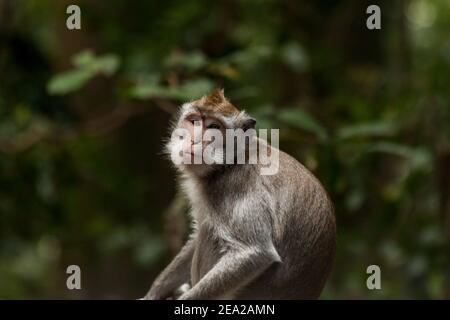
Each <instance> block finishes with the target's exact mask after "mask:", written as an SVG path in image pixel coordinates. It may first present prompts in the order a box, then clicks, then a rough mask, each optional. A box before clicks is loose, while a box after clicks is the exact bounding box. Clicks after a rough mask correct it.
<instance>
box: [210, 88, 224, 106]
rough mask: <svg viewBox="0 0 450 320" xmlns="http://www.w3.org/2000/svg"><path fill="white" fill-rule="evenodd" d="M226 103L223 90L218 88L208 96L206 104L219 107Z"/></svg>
mask: <svg viewBox="0 0 450 320" xmlns="http://www.w3.org/2000/svg"><path fill="white" fill-rule="evenodd" d="M224 101H226V98H225V94H224V91H223V89H220V88H216V89H214V90H212V91H211V92H210V93H209V94H208V95H207V96H206V102H207V103H208V104H210V105H218V104H221V103H222V102H224Z"/></svg>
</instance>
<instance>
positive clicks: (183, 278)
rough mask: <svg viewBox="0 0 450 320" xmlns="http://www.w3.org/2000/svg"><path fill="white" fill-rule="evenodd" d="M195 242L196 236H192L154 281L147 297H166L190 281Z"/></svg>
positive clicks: (154, 298)
mask: <svg viewBox="0 0 450 320" xmlns="http://www.w3.org/2000/svg"><path fill="white" fill-rule="evenodd" d="M195 242H196V238H191V239H189V240H188V241H187V242H186V244H185V245H184V247H183V248H182V249H181V251H180V252H179V253H178V255H177V256H176V257H175V258H174V259H173V260H172V262H171V263H170V264H169V265H168V266H167V267H166V269H164V271H163V272H161V274H160V275H159V276H158V277H157V278H156V280H155V281H154V282H153V285H152V287H151V288H150V291H149V292H148V293H147V295H146V296H145V299H148V300H157V299H166V298H168V297H169V296H170V295H171V294H172V293H173V292H174V291H175V290H176V289H177V288H178V287H179V286H181V285H182V284H184V283H188V282H189V281H190V277H191V275H190V273H191V262H192V256H193V254H194V250H195Z"/></svg>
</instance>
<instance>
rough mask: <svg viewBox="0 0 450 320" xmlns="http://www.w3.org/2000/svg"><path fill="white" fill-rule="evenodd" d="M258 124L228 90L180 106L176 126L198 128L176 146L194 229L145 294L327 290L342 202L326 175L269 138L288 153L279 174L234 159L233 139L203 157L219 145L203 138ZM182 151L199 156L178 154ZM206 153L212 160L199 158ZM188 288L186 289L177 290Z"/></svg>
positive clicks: (253, 295) (254, 295)
mask: <svg viewBox="0 0 450 320" xmlns="http://www.w3.org/2000/svg"><path fill="white" fill-rule="evenodd" d="M255 125H256V121H255V119H253V118H251V117H250V116H249V115H247V113H245V111H239V110H238V109H237V108H236V107H235V106H233V105H232V104H231V103H230V102H229V101H228V100H227V99H226V98H225V96H224V93H223V90H214V91H213V92H211V93H210V94H209V95H207V96H204V97H202V98H200V99H198V100H195V101H193V102H190V103H186V104H184V105H183V106H182V107H181V109H180V112H179V115H178V118H177V121H176V123H175V125H174V128H173V129H174V132H175V131H176V130H175V129H183V130H184V132H187V133H189V135H187V136H186V137H182V136H180V135H179V134H178V133H177V134H172V138H171V140H170V141H169V143H168V144H167V151H168V153H169V154H170V156H171V158H172V161H174V162H176V167H177V169H178V170H179V171H180V174H181V184H182V187H183V190H184V191H185V193H186V194H187V196H188V198H189V201H190V205H191V216H192V225H193V226H192V229H193V232H192V234H191V235H190V237H189V240H188V241H187V242H186V244H185V245H184V247H183V248H182V249H181V251H180V252H179V253H178V255H177V256H176V257H175V258H174V259H173V261H172V262H171V263H170V264H169V265H168V266H167V267H166V269H165V270H164V271H163V272H162V273H161V274H160V275H159V276H158V277H157V279H156V280H155V281H154V283H153V285H152V287H151V288H150V291H149V292H148V293H147V295H146V296H145V297H144V299H167V298H178V299H181V300H184V299H317V298H318V297H319V296H320V293H321V291H322V289H323V287H324V285H325V282H326V280H327V278H328V276H329V274H330V272H331V269H332V266H333V263H334V255H335V246H336V224H335V217H334V210H333V205H332V203H331V201H330V199H329V197H328V195H327V193H326V191H325V190H324V188H323V187H322V186H321V184H320V182H319V181H318V180H317V179H316V178H315V177H314V176H313V174H312V173H310V172H309V171H308V170H307V169H306V168H305V167H304V166H303V165H301V164H300V163H299V162H298V161H297V160H295V159H294V158H292V157H291V156H289V155H288V154H286V153H284V152H282V151H280V150H278V149H276V148H274V147H272V146H270V145H269V144H268V143H267V142H265V144H263V147H262V148H263V149H264V148H266V151H268V153H269V154H272V153H274V152H277V153H279V158H277V160H278V161H279V163H278V167H277V168H278V171H277V173H275V174H271V175H262V174H261V171H260V169H261V166H262V164H261V163H258V162H257V163H250V161H246V162H245V163H244V164H229V163H228V162H227V163H225V161H223V160H224V159H225V157H226V155H227V152H228V151H229V149H226V148H225V147H224V146H220V145H219V146H216V147H215V148H212V150H213V152H211V153H210V154H205V153H203V154H202V151H203V150H204V149H205V148H207V147H208V146H211V144H212V141H209V140H208V139H204V137H205V135H207V133H208V132H209V131H212V130H214V131H216V132H220V133H223V136H226V135H225V131H226V130H227V129H228V130H229V129H232V130H238V129H242V130H241V132H244V133H246V132H247V131H248V130H253V131H254V129H255ZM196 129H198V130H199V132H201V133H200V135H199V134H196V133H195V132H194V131H195V130H196ZM248 137H249V139H256V140H258V141H259V142H261V139H260V138H257V137H256V136H252V135H249V136H248ZM210 140H212V139H210ZM224 140H226V139H224ZM226 143H227V141H225V144H226ZM245 146H248V144H246V145H245ZM260 148H261V147H260ZM234 149H236V148H234ZM235 151H238V150H235ZM180 154H183V155H184V159H186V157H187V159H188V160H192V161H187V163H186V161H185V162H183V163H179V162H178V161H175V159H177V158H178V157H179V156H180ZM245 154H246V157H245V159H246V160H249V156H248V155H249V154H248V152H247V153H245ZM197 156H199V157H200V159H201V160H204V161H202V163H196V162H195V161H193V160H194V158H195V157H197ZM207 158H208V159H207ZM207 160H209V161H207ZM205 162H208V164H206V163H205ZM186 284H188V285H189V286H187V285H186ZM181 286H182V287H183V288H184V291H183V292H182V293H181V295H179V296H177V292H179V290H178V289H179V288H180V287H181Z"/></svg>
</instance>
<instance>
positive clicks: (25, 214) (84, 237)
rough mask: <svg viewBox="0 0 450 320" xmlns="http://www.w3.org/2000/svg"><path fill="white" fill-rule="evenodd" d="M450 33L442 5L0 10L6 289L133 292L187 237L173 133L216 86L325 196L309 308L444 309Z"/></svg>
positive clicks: (62, 293)
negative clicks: (326, 253)
mask: <svg viewBox="0 0 450 320" xmlns="http://www.w3.org/2000/svg"><path fill="white" fill-rule="evenodd" d="M69 4H77V5H79V6H80V7H81V18H82V30H80V31H77V30H74V31H70V30H67V28H66V19H67V17H68V15H67V14H66V7H67V6H68V5H69ZM369 4H378V5H379V6H380V7H381V10H382V29H381V30H374V31H370V30H368V29H367V28H366V19H367V17H368V15H367V14H366V8H367V6H368V5H369ZM449 31H450V1H448V0H410V1H408V0H393V1H392V0H390V1H387V0H386V1H370V2H369V1H361V0H314V1H298V0H282V1H275V0H219V1H195V0H179V1H168V0H167V1H156V0H154V1H150V0H145V1H144V0H141V1H129V0H114V1H106V0H89V1H88V0H85V1H66V0H0V298H2V299H19V298H23V299H36V298H44V299H45V298H61V299H89V298H100V299H116V298H123V299H135V298H139V297H141V296H143V295H144V294H145V293H146V291H147V289H148V288H149V286H150V284H151V282H152V280H153V279H154V277H155V276H156V275H157V274H158V273H159V271H161V270H162V268H163V267H164V266H165V265H166V264H167V263H168V261H169V260H170V259H171V257H172V256H173V255H174V254H175V253H176V252H177V250H178V249H179V248H180V246H181V245H182V243H183V241H184V239H185V237H186V234H187V232H188V227H189V223H188V221H187V218H186V201H185V199H184V198H183V197H182V196H181V195H180V194H178V193H177V188H176V179H175V172H174V170H173V169H172V168H171V165H170V163H169V161H167V159H166V158H165V156H164V155H163V154H162V146H163V141H164V139H165V138H166V137H167V136H168V132H167V128H168V124H169V122H170V119H171V116H172V114H173V112H174V111H175V110H176V108H177V106H179V105H180V103H182V102H184V101H188V100H190V99H194V98H198V97H199V96H201V95H203V94H205V93H206V92H208V91H209V90H210V89H211V88H213V87H216V86H221V87H224V88H225V92H226V95H227V97H228V98H229V99H231V100H232V101H233V102H234V103H235V104H236V105H237V106H238V107H240V108H243V109H246V110H247V111H248V112H249V113H251V114H252V115H254V116H255V117H256V118H257V119H258V120H259V122H258V123H259V128H280V129H281V130H280V134H281V137H280V138H281V140H280V147H281V149H282V150H285V151H287V152H288V153H290V154H292V155H293V156H295V157H296V158H297V159H299V160H300V161H301V162H302V163H304V164H305V165H306V166H307V167H308V168H309V169H310V170H311V171H312V172H313V173H314V174H315V175H317V176H318V177H319V179H320V180H321V181H322V183H323V184H324V186H325V188H326V189H327V190H328V192H329V193H330V195H331V197H332V199H333V201H334V203H335V205H336V216H337V221H338V252H337V258H336V266H335V269H334V272H333V275H332V277H331V278H330V281H329V283H328V284H327V287H326V289H325V291H324V293H323V295H322V298H324V299H331V298H338V299H344V298H351V299H361V298H366V299H377V298H401V299H418V298H425V299H431V298H432V299H442V298H450V276H449V273H450V245H449V243H450V143H449V142H450V32H449ZM71 264H77V265H79V266H80V267H81V271H82V290H79V291H77V290H74V291H69V290H67V288H66V278H67V275H66V268H67V266H68V265H71ZM371 264H377V265H379V266H380V267H381V271H382V290H373V291H370V290H368V289H367V287H366V279H367V276H368V275H367V274H366V268H367V266H369V265H371Z"/></svg>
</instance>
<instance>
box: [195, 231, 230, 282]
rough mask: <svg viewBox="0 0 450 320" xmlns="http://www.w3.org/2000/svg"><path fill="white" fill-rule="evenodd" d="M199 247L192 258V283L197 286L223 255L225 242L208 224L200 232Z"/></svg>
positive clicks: (198, 236)
mask: <svg viewBox="0 0 450 320" xmlns="http://www.w3.org/2000/svg"><path fill="white" fill-rule="evenodd" d="M197 240H198V241H197V246H196V249H195V252H194V256H193V258H192V266H191V282H192V285H194V284H196V283H197V282H198V281H199V280H200V279H201V278H202V277H203V276H204V275H205V274H206V273H208V271H209V270H211V269H212V268H213V267H214V265H215V264H216V263H217V262H218V261H219V259H220V257H221V256H222V255H223V249H224V242H223V240H222V239H221V238H220V237H219V236H218V234H217V232H215V230H214V228H213V227H212V226H210V225H209V224H208V223H203V224H202V226H201V227H200V228H199V230H198V235H197Z"/></svg>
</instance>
